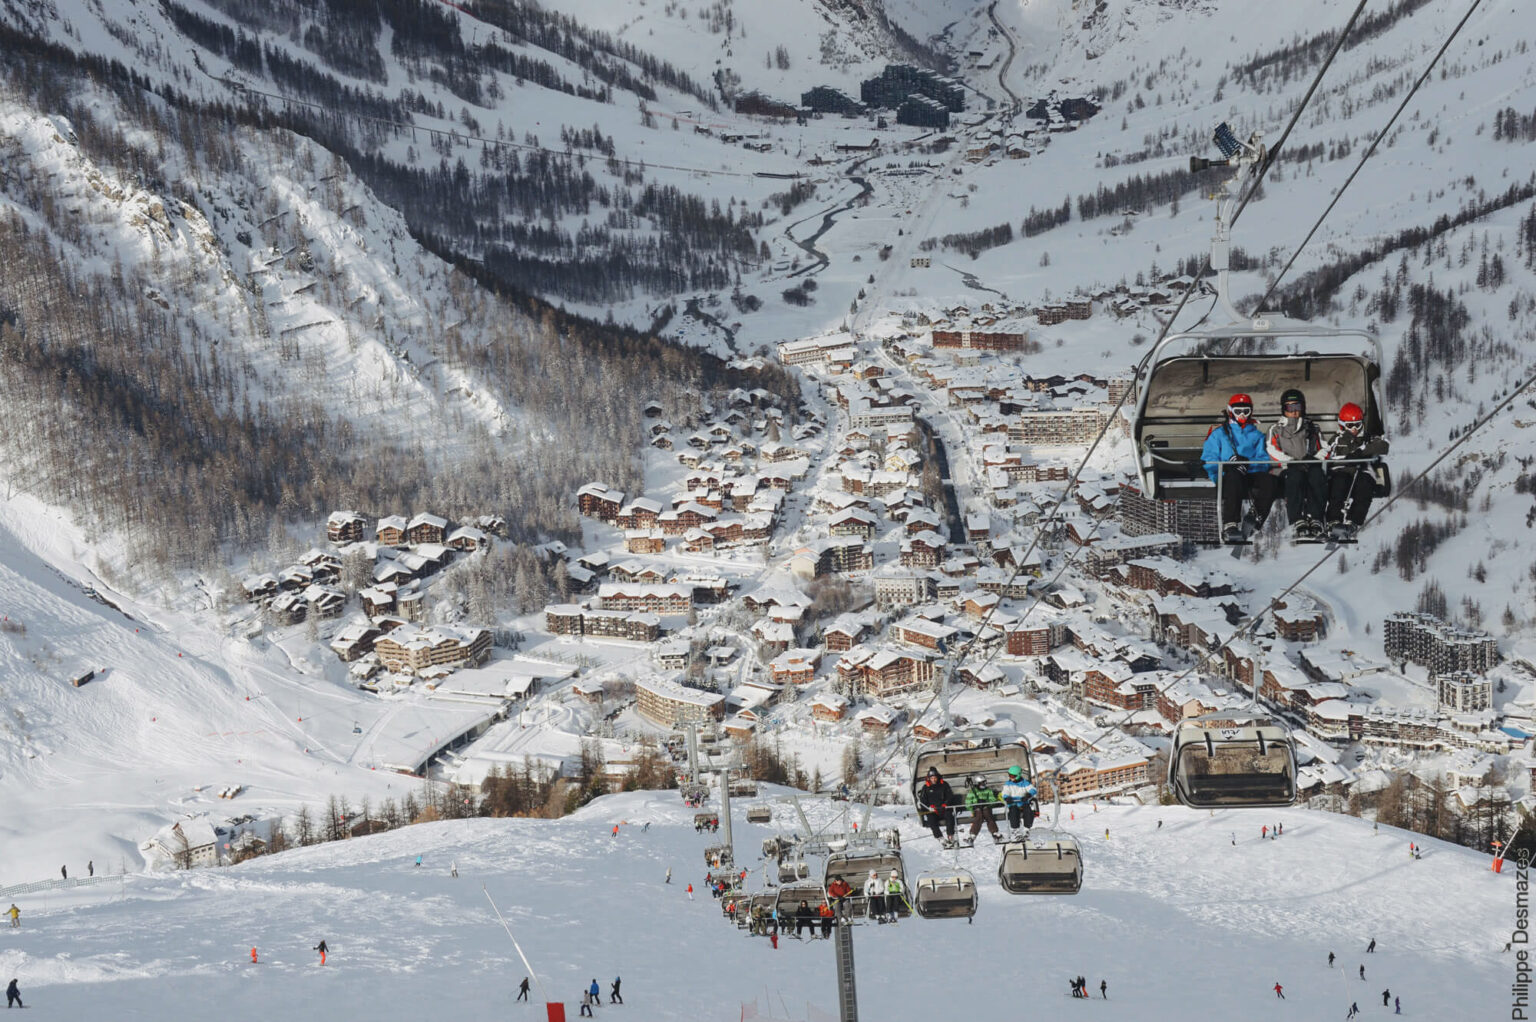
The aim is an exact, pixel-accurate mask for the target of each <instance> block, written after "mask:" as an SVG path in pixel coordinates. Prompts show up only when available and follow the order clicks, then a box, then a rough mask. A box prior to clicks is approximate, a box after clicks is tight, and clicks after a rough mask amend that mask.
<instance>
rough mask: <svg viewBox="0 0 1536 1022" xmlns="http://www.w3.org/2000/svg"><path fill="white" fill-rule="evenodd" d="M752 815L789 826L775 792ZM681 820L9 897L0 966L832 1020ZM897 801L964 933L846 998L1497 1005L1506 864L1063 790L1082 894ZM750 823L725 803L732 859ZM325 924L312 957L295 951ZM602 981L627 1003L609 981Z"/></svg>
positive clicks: (235, 1001)
mask: <svg viewBox="0 0 1536 1022" xmlns="http://www.w3.org/2000/svg"><path fill="white" fill-rule="evenodd" d="M738 812H740V809H739V807H738ZM775 812H776V814H777V818H778V819H779V820H783V819H785V818H786V817H790V818H792V813H791V811H790V810H789V808H788V807H787V806H785V805H783V804H780V805H778V806H777V807H776V809H775ZM810 812H811V814H812V817H813V825H814V826H818V827H820V826H840V824H839V823H838V822H837V821H836V819H835V818H834V817H833V815H832V811H831V808H830V807H829V805H828V804H825V803H816V804H814V805H812V806H811V808H810ZM888 813H889V814H890V815H887V814H888ZM691 814H692V811H691V810H687V809H686V808H685V807H684V806H683V805H682V803H681V802H680V801H679V800H678V799H677V797H676V795H675V794H673V793H639V792H637V793H632V794H628V795H620V796H611V797H607V798H603V799H600V800H599V801H597V802H595V803H593V804H592V805H590V806H588V807H587V808H586V809H584V810H582V811H581V812H580V813H578V814H577V815H575V816H573V817H569V818H567V819H564V820H561V821H557V822H544V821H531V820H477V821H463V822H454V823H439V824H429V825H423V826H417V827H411V828H407V829H405V830H400V831H394V832H391V833H388V834H384V835H379V836H375V837H371V838H360V839H354V840H352V841H349V842H346V843H341V844H331V845H322V846H317V847H312V848H306V849H300V850H296V851H293V852H290V853H287V854H284V855H282V856H278V857H269V858H266V859H261V860H256V861H253V862H251V863H248V864H246V865H242V866H237V867H232V868H228V869H223V870H218V871H210V870H199V871H194V872H189V873H177V874H170V875H165V874H161V875H156V876H130V877H128V878H127V879H126V880H124V881H121V882H118V881H113V880H109V881H107V882H105V883H102V884H99V885H96V886H94V887H87V888H81V889H77V890H74V891H70V892H68V893H65V894H57V893H55V894H48V895H46V896H44V895H31V896H29V897H26V898H18V899H17V900H18V904H19V907H21V909H22V911H23V915H22V922H23V925H22V928H21V930H20V931H17V932H9V931H4V932H0V972H3V974H4V975H5V977H6V978H7V979H9V978H10V977H12V976H15V977H18V978H19V980H20V986H21V991H22V994H23V996H24V997H25V998H26V1001H27V1003H28V1004H29V1005H30V1006H34V1007H37V1008H39V1009H41V1010H43V1011H44V1012H47V1013H48V1015H49V1017H58V1018H86V1017H94V1016H98V1015H102V1014H104V1013H110V1014H111V1016H112V1017H115V1018H126V1019H137V1018H149V1017H156V1018H161V1017H165V1016H167V1015H173V1016H174V1015H182V1014H188V1013H196V1012H200V1011H204V1010H207V1008H208V1006H209V1005H217V1006H218V1011H219V1013H220V1015H221V1016H223V1017H226V1018H229V1019H231V1020H232V1022H247V1020H249V1022H255V1020H258V1019H263V1018H269V1017H271V1016H272V1015H273V1014H274V1013H275V1014H278V1015H292V1016H296V1017H308V1016H310V1015H312V1014H313V1013H314V1012H315V1011H316V1010H318V1009H317V1006H318V1005H321V1004H325V1005H328V1006H330V1010H342V1011H344V1013H345V1014H346V1015H347V1016H348V1017H359V1018H361V1017H369V1018H380V1019H405V1018H416V1017H423V1016H425V1015H431V1016H432V1017H443V1018H455V1019H464V1020H480V1019H484V1020H490V1019H505V1018H507V1017H509V1014H510V1017H513V1018H519V1017H523V1015H522V1013H523V1012H526V1013H527V1017H529V1018H535V1017H542V1015H543V1009H542V1007H541V1006H540V1004H539V1003H538V1002H540V1001H542V1000H545V999H548V1000H560V1001H564V1002H565V1003H566V1005H567V1009H566V1010H567V1017H574V1016H575V1013H576V1005H577V1003H579V1002H578V994H579V992H580V991H581V990H583V989H585V987H586V986H587V984H588V983H589V982H590V981H591V980H592V979H593V978H596V979H597V981H598V982H599V983H600V984H601V985H602V988H603V991H604V994H605V1003H604V1006H603V1007H601V1008H599V1009H597V1016H598V1017H599V1018H601V1017H604V1016H612V1015H614V1014H621V1015H623V1017H625V1018H635V1019H656V1020H670V1019H676V1020H684V1019H690V1020H693V1019H716V1020H721V1022H724V1020H727V1019H735V1018H738V1017H740V1014H741V1006H742V1005H743V1004H748V1005H750V1004H752V1003H754V1002H755V1003H756V1005H757V1008H758V1010H759V1011H761V1012H763V1013H764V1014H767V1013H768V1012H769V1010H770V1009H771V1010H772V1011H773V1013H774V1017H784V1016H785V1014H786V1013H787V1014H788V1015H789V1016H790V1017H793V1018H802V1019H803V1018H806V1017H807V1006H808V1005H809V1006H810V1010H811V1011H812V1012H819V1014H810V1015H809V1017H810V1018H822V1019H824V1018H828V1017H834V1018H835V1017H836V1012H837V1000H836V990H835V986H834V972H833V963H832V957H833V956H832V947H831V944H830V943H824V942H821V941H805V942H798V941H795V940H793V939H784V940H781V941H780V944H779V948H778V950H776V951H775V950H772V949H771V948H770V947H769V943H768V941H767V940H766V939H764V938H749V937H747V936H746V935H745V932H744V931H738V930H736V929H735V928H734V927H732V926H730V925H729V924H728V923H727V922H726V921H725V920H724V919H723V918H722V917H721V913H720V906H719V904H718V903H717V902H715V901H713V900H712V899H711V898H710V897H709V896H708V895H707V894H704V893H703V890H702V888H703V883H702V881H703V875H704V872H705V869H704V866H703V856H702V854H701V852H702V848H703V846H704V844H706V843H707V839H706V838H705V837H700V836H698V835H696V834H695V833H694V832H693V829H692V827H691V826H689V820H690V818H691ZM898 819H899V822H900V826H901V829H902V833H903V838H904V841H903V850H904V852H905V855H906V865H907V869H908V870H909V872H910V873H912V874H913V875H915V874H916V873H917V872H918V871H920V870H922V869H924V868H928V867H932V866H939V865H941V864H942V865H945V866H951V865H952V863H951V861H950V860H951V857H952V856H953V859H954V861H955V862H958V864H959V865H961V866H964V867H967V868H969V869H971V870H973V871H974V872H975V873H976V875H977V878H978V880H979V882H980V887H981V907H980V911H979V913H978V914H977V916H976V918H975V921H974V924H973V925H970V926H967V925H966V924H965V923H964V922H963V921H958V920H948V921H933V920H930V921H925V920H920V919H917V918H916V917H913V918H911V919H908V920H905V921H903V922H901V923H900V924H899V925H896V926H867V925H861V926H860V927H859V928H858V929H857V932H856V934H855V960H856V962H857V968H858V997H859V1007H860V1011H861V1015H862V1017H866V1018H883V1019H948V1018H961V1017H971V1016H972V1015H974V1016H975V1017H1003V1016H1012V1015H1015V1014H1017V1013H1019V1012H1023V1013H1024V1014H1026V1015H1028V1016H1031V1017H1034V1016H1036V1015H1038V1014H1039V1013H1041V1012H1044V1013H1045V1014H1046V1016H1047V1017H1058V1016H1064V1015H1065V1014H1067V1013H1075V1012H1077V1011H1079V1010H1081V1011H1082V1012H1085V1013H1090V1014H1092V1015H1093V1017H1094V1018H1097V1019H1126V1020H1137V1022H1175V1020H1183V1019H1188V1018H1190V1017H1191V1015H1202V1014H1211V1013H1214V1014H1217V1015H1219V1016H1220V1017H1221V1018H1224V1019H1231V1020H1233V1022H1247V1020H1257V1019H1282V1018H1294V1019H1320V1018H1334V1017H1338V1018H1342V1017H1343V1015H1344V1013H1345V1012H1346V1011H1347V1010H1348V1008H1349V1006H1350V1003H1351V1002H1358V1003H1359V1005H1360V1008H1361V1011H1362V1012H1363V1013H1365V1017H1368V1018H1375V1017H1377V1015H1378V1014H1380V1015H1388V1014H1390V1013H1391V1009H1383V1008H1382V1006H1381V996H1382V991H1383V990H1384V989H1386V990H1390V991H1391V994H1392V996H1394V997H1398V998H1401V1000H1402V1005H1403V1014H1404V1015H1405V1016H1407V1017H1410V1018H1421V1019H1424V1018H1431V1019H1450V1018H1495V1017H1499V1016H1500V1015H1501V1014H1502V1013H1503V1012H1504V1011H1507V1010H1508V1008H1507V1006H1508V1003H1509V994H1508V987H1509V984H1510V983H1512V982H1513V981H1514V980H1515V972H1514V956H1513V955H1502V954H1500V953H1499V949H1500V948H1502V947H1503V945H1504V942H1505V941H1507V940H1508V939H1509V933H1510V929H1511V927H1512V926H1513V923H1514V911H1515V884H1514V877H1513V875H1512V870H1511V872H1509V873H1506V874H1505V875H1503V876H1498V875H1495V874H1493V873H1491V872H1489V871H1488V869H1487V860H1486V859H1485V858H1484V857H1482V856H1478V855H1475V854H1472V853H1470V852H1467V851H1465V850H1462V849H1457V848H1453V847H1449V846H1444V845H1441V844H1439V843H1438V842H1429V843H1427V844H1426V845H1425V849H1426V850H1425V852H1424V857H1423V858H1422V859H1421V860H1419V861H1410V859H1409V857H1408V854H1407V852H1408V841H1409V837H1410V835H1407V834H1404V833H1402V832H1398V831H1395V830H1391V829H1390V828H1384V829H1382V831H1380V832H1379V833H1374V832H1373V831H1372V829H1371V827H1370V825H1369V824H1367V823H1363V822H1362V821H1359V820H1351V819H1347V818H1341V817H1337V816H1331V815H1326V814H1319V813H1309V812H1305V811H1302V810H1285V811H1278V812H1273V813H1259V814H1255V813H1254V812H1243V811H1235V812H1225V813H1219V814H1217V815H1215V816H1207V815H1205V814H1203V813H1197V812H1193V811H1189V810H1183V809H1177V808H1156V807H1145V808H1139V809H1120V808H1101V809H1100V810H1099V811H1098V812H1094V811H1092V810H1090V809H1088V807H1086V806H1085V807H1081V808H1080V809H1079V811H1078V815H1077V820H1076V821H1075V823H1072V824H1070V826H1072V827H1074V828H1075V832H1076V833H1077V834H1078V836H1079V839H1080V840H1081V841H1082V843H1083V846H1084V860H1085V864H1086V873H1085V883H1084V888H1083V891H1082V893H1081V894H1079V895H1077V896H1075V897H1057V898H1051V897H1040V898H1028V897H1015V896H1011V895H1008V894H1006V893H1005V892H1004V891H1002V890H1001V889H1000V888H999V887H998V886H997V885H996V883H995V881H994V880H993V877H992V874H993V873H994V871H995V864H996V858H997V853H996V850H995V849H993V848H992V847H990V846H988V847H986V848H985V849H983V848H981V847H978V848H976V849H972V850H962V851H960V852H957V853H941V852H940V851H939V850H937V848H936V846H935V845H934V844H933V842H932V839H931V838H927V837H919V833H920V831H919V830H918V829H917V827H916V826H915V823H914V821H913V820H912V819H910V817H909V816H907V817H897V816H896V815H895V814H894V813H892V812H891V811H882V812H881V813H878V814H877V815H876V817H875V820H873V821H871V822H872V823H875V822H878V823H879V824H880V825H881V826H888V825H890V823H892V822H897V821H898ZM1159 822H1161V827H1160V828H1159V826H1158V824H1159ZM647 823H649V824H650V825H651V826H650V827H649V829H644V825H645V824H647ZM1275 823H1283V824H1284V834H1283V835H1282V836H1281V837H1280V838H1279V839H1278V840H1273V841H1269V840H1261V839H1260V837H1259V829H1260V826H1261V825H1270V826H1272V825H1273V824H1275ZM614 824H619V833H618V836H617V837H610V833H611V830H612V827H613V825H614ZM1106 829H1107V831H1108V835H1109V836H1108V838H1107V839H1106V838H1105V836H1104V833H1105V831H1106ZM769 833H770V830H769V829H768V828H767V827H757V826H748V825H745V824H743V823H741V822H740V820H739V819H738V825H737V828H736V841H737V847H738V849H740V850H741V851H742V853H743V855H744V858H745V859H746V860H750V859H751V858H752V857H753V852H754V851H755V849H756V847H757V845H758V844H759V843H760V841H761V839H762V838H763V837H765V836H767V835H768V834H769ZM1234 836H1235V837H1236V844H1235V845H1234V844H1233V843H1232V841H1233V837H1234ZM418 855H419V856H421V860H422V865H421V867H420V868H416V867H415V866H414V865H413V863H414V861H415V859H416V857H417V856H418ZM454 865H456V866H457V868H458V873H459V876H458V877H457V879H455V878H452V877H451V876H450V875H449V872H450V867H452V866H454ZM669 868H670V869H671V870H672V883H671V884H670V885H669V884H666V883H664V882H663V880H664V877H665V874H666V871H667V870H668V869H669ZM760 878H761V873H760V871H759V874H758V877H757V878H755V879H754V886H760V884H761V879H760ZM689 882H692V883H693V884H694V885H695V888H696V894H695V898H694V899H693V900H692V901H690V900H689V899H688V896H687V894H686V893H685V886H686V884H688V883H689ZM482 887H483V888H484V890H482ZM487 893H488V894H489V895H490V896H491V897H492V898H494V899H495V902H496V904H497V905H498V906H499V908H500V909H501V912H502V915H503V916H504V917H505V920H506V924H507V926H508V927H509V928H510V931H511V936H512V937H514V938H515V939H516V941H517V944H518V945H519V946H520V947H521V949H522V952H523V953H524V954H525V955H526V956H527V959H528V961H529V962H530V963H531V965H532V967H533V969H534V975H535V978H536V982H537V985H536V986H535V987H534V991H533V997H532V1000H533V1002H534V1003H533V1004H531V1005H527V1006H517V1005H514V1004H513V1003H512V1001H513V998H514V997H515V994H516V988H517V984H518V982H519V981H520V980H521V979H522V977H523V976H524V975H526V974H527V972H526V970H525V969H524V967H523V965H522V963H521V961H520V960H519V958H518V955H517V952H516V950H515V949H514V947H513V945H512V943H511V942H510V941H509V940H508V933H507V931H506V930H504V929H503V928H502V925H501V923H500V922H499V921H498V920H497V918H496V916H495V914H494V913H493V911H492V908H491V905H490V903H489V902H488V901H487V899H486V894H487ZM322 939H324V940H325V941H326V942H327V944H328V946H329V949H330V955H329V962H328V964H327V965H326V966H325V967H324V968H323V969H322V968H321V967H320V966H319V964H318V955H317V954H316V953H315V952H314V951H312V950H311V947H312V946H313V945H315V944H317V943H318V942H319V941H320V940H322ZM1373 939H1374V940H1375V941H1376V951H1375V952H1374V953H1372V954H1366V953H1365V948H1366V945H1367V943H1368V942H1370V941H1371V940H1373ZM252 946H255V948H256V949H257V952H258V955H259V957H260V964H258V965H254V966H253V965H251V964H250V962H249V953H250V948H251V947H252ZM1330 951H1333V952H1335V953H1336V954H1337V955H1338V960H1337V962H1336V964H1335V966H1334V967H1333V968H1332V969H1331V970H1330V968H1329V967H1328V960H1327V959H1328V953H1329V952H1330ZM1362 965H1363V966H1364V967H1365V979H1364V981H1362V980H1361V979H1360V978H1359V974H1358V968H1359V967H1360V966H1362ZM1079 974H1081V975H1083V976H1085V977H1087V979H1088V983H1089V986H1090V989H1091V990H1092V991H1093V993H1094V998H1095V1001H1094V1003H1093V1004H1091V1005H1090V1004H1084V1005H1081V1006H1077V1005H1072V1004H1069V1002H1068V1001H1067V1000H1066V998H1067V996H1068V991H1067V984H1066V981H1067V979H1068V978H1069V977H1071V976H1076V975H1079ZM615 976H619V977H622V979H623V988H622V989H623V996H624V1001H625V1003H624V1005H623V1006H622V1007H608V1006H607V1003H606V994H607V991H608V988H609V985H610V983H611V982H612V980H613V978H614V977H615ZM1101 979H1102V980H1105V981H1106V982H1107V992H1108V995H1109V999H1108V1001H1107V1002H1105V1001H1101V1000H1099V997H1098V985H1099V982H1100V980H1101ZM1276 982H1279V983H1280V984H1282V985H1283V987H1284V993H1285V1000H1284V1001H1280V1000H1278V999H1277V998H1276V997H1275V994H1274V992H1273V986H1274V984H1275V983H1276ZM1058 1004H1059V1005H1060V1007H1056V1005H1058Z"/></svg>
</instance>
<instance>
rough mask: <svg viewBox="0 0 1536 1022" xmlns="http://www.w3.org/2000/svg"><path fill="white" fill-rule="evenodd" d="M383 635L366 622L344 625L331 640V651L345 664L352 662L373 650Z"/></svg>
mask: <svg viewBox="0 0 1536 1022" xmlns="http://www.w3.org/2000/svg"><path fill="white" fill-rule="evenodd" d="M380 634H381V633H380V632H379V630H378V629H377V628H375V627H374V626H373V625H372V624H370V623H369V622H366V621H357V622H354V623H352V624H349V625H343V626H342V627H341V628H340V629H338V630H337V632H336V637H335V638H333V639H332V640H331V650H332V652H334V653H335V654H336V655H337V656H338V657H340V658H341V659H342V660H343V661H345V662H351V661H353V660H356V659H357V658H358V657H360V656H362V655H363V654H364V653H367V652H368V651H369V650H371V649H373V641H374V640H375V639H377V638H378V637H379V635H380Z"/></svg>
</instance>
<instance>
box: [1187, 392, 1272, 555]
mask: <svg viewBox="0 0 1536 1022" xmlns="http://www.w3.org/2000/svg"><path fill="white" fill-rule="evenodd" d="M1200 460H1201V461H1202V462H1203V463H1204V465H1205V474H1206V475H1208V476H1210V478H1211V482H1213V483H1216V484H1217V486H1218V487H1219V488H1220V490H1221V522H1222V525H1221V540H1222V542H1223V543H1241V542H1243V540H1244V535H1243V525H1244V524H1246V525H1247V526H1248V527H1249V528H1250V529H1251V530H1252V531H1254V532H1257V531H1258V530H1259V529H1261V528H1263V526H1264V521H1265V519H1267V518H1268V517H1269V509H1270V508H1271V507H1272V506H1273V505H1274V503H1275V477H1274V476H1272V475H1270V474H1269V470H1270V469H1271V468H1273V467H1274V466H1273V463H1272V462H1270V460H1269V458H1268V456H1267V455H1266V453H1265V450H1264V433H1263V432H1262V431H1261V430H1260V429H1259V425H1258V421H1257V420H1256V419H1254V417H1253V399H1252V398H1251V397H1249V396H1248V395H1247V394H1233V395H1232V397H1231V398H1230V399H1228V401H1227V407H1226V410H1225V412H1224V413H1223V415H1222V421H1221V424H1220V425H1218V426H1214V427H1212V429H1211V431H1210V433H1208V434H1207V435H1206V438H1205V446H1204V447H1203V448H1201V451H1200ZM1244 499H1247V500H1249V501H1251V502H1252V507H1251V508H1250V509H1249V512H1248V517H1247V518H1246V519H1244V518H1242V517H1241V513H1242V506H1243V501H1244Z"/></svg>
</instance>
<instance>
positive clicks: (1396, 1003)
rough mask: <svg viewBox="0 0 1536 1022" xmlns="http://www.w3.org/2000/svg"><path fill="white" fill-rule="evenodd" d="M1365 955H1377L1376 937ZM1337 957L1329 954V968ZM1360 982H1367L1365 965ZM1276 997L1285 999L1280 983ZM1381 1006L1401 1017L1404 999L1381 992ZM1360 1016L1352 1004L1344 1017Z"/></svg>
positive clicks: (1358, 1008) (1362, 968)
mask: <svg viewBox="0 0 1536 1022" xmlns="http://www.w3.org/2000/svg"><path fill="white" fill-rule="evenodd" d="M1365 953H1366V954H1368V955H1372V954H1375V953H1376V938H1375V937H1372V938H1371V942H1370V943H1369V944H1367V945H1365ZM1336 957H1337V956H1336V955H1335V954H1334V953H1333V952H1332V951H1330V952H1328V968H1330V969H1331V968H1333V963H1334V959H1335V958H1336ZM1360 982H1362V983H1364V982H1365V965H1364V964H1363V963H1362V964H1361V966H1360ZM1275 996H1276V997H1280V998H1282V999H1283V998H1284V997H1285V995H1284V994H1282V993H1280V984H1279V983H1276V984H1275ZM1381 1006H1382V1007H1383V1008H1387V1007H1390V1008H1391V1009H1392V1014H1394V1015H1401V1014H1402V1013H1403V999H1402V998H1401V997H1393V996H1392V991H1391V989H1390V988H1388V989H1386V990H1383V991H1382V992H1381ZM1358 1014H1360V1005H1359V1004H1356V1003H1353V1002H1352V1003H1351V1004H1350V1006H1349V1014H1347V1015H1345V1016H1344V1017H1345V1018H1346V1019H1352V1018H1354V1017H1355V1016H1356V1015H1358Z"/></svg>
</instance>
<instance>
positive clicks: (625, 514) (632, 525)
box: [614, 497, 661, 529]
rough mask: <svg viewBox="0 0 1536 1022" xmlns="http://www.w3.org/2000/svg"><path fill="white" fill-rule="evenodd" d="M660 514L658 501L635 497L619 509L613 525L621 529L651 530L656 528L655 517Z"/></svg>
mask: <svg viewBox="0 0 1536 1022" xmlns="http://www.w3.org/2000/svg"><path fill="white" fill-rule="evenodd" d="M660 514H661V502H660V501H656V500H652V499H651V498H649V497H636V498H635V499H634V500H632V501H630V502H629V503H628V504H625V505H624V506H623V507H622V508H620V509H619V514H618V517H617V518H616V519H615V520H614V524H615V525H617V526H618V527H619V528H621V529H653V528H655V527H656V517H657V516H658V515H660Z"/></svg>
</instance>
